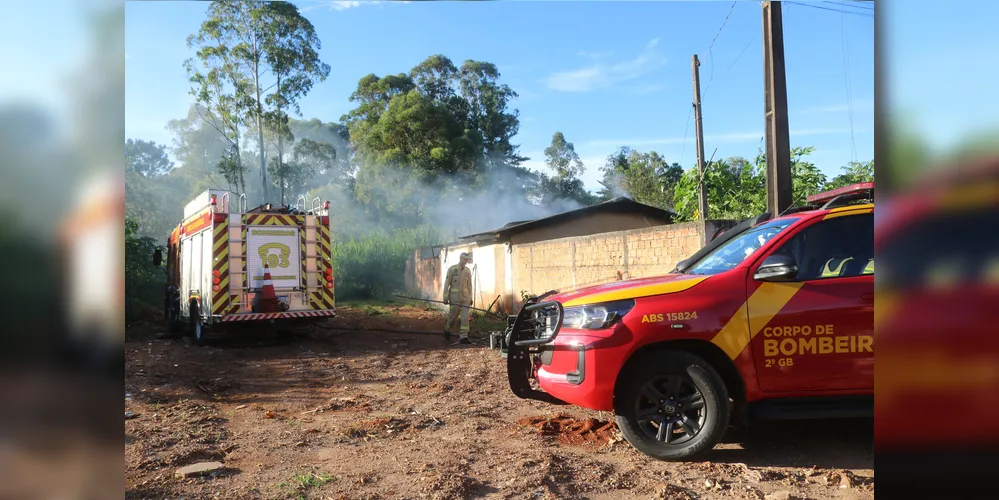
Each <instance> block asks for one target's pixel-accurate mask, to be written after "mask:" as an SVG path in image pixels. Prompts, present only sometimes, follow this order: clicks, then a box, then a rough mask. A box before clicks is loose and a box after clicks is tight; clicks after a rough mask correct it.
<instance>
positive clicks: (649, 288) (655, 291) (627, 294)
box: [562, 276, 708, 307]
mask: <svg viewBox="0 0 999 500" xmlns="http://www.w3.org/2000/svg"><path fill="white" fill-rule="evenodd" d="M706 279H708V276H701V277H697V278H688V279H683V280H676V281H669V282H666V283H657V284H655V285H643V286H636V287H631V288H624V289H621V290H613V291H610V292H603V293H597V294H594V295H587V296H585V297H580V298H578V299H572V300H570V301H568V302H566V303H564V304H562V306H563V307H572V306H580V305H585V304H596V303H599V302H612V301H615V300H625V299H637V298H640V297H650V296H652V295H664V294H667V293H676V292H682V291H684V290H688V289H690V288H693V287H694V285H696V284H698V283H700V282H702V281H704V280H706Z"/></svg>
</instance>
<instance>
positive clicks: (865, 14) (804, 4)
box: [784, 1, 874, 19]
mask: <svg viewBox="0 0 999 500" xmlns="http://www.w3.org/2000/svg"><path fill="white" fill-rule="evenodd" d="M784 3H789V4H793V5H800V6H802V7H811V8H813V9H822V10H828V11H829V12H836V13H837V14H839V13H845V14H850V15H852V16H861V17H866V18H869V19H874V13H873V12H871V13H869V14H868V13H864V12H856V11H846V10H841V9H833V8H830V7H823V6H821V5H812V4H807V3H800V2H788V1H785V2H784Z"/></svg>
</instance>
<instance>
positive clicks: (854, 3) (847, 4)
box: [822, 0, 874, 12]
mask: <svg viewBox="0 0 999 500" xmlns="http://www.w3.org/2000/svg"><path fill="white" fill-rule="evenodd" d="M822 3H827V4H830V5H835V6H837V7H851V8H855V9H862V10H866V11H870V12H873V11H874V7H869V6H867V5H860V2H857V1H850V0H848V1H845V2H822Z"/></svg>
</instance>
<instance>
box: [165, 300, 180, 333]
mask: <svg viewBox="0 0 999 500" xmlns="http://www.w3.org/2000/svg"><path fill="white" fill-rule="evenodd" d="M167 328H168V330H169V331H170V333H178V332H180V331H181V330H183V328H184V324H183V323H181V322H180V311H178V310H177V305H176V304H170V305H169V306H168V307H167Z"/></svg>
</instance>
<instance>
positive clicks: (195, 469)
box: [177, 462, 225, 477]
mask: <svg viewBox="0 0 999 500" xmlns="http://www.w3.org/2000/svg"><path fill="white" fill-rule="evenodd" d="M223 467H225V466H224V465H222V462H201V463H197V464H194V465H188V466H187V467H183V468H181V469H178V470H177V475H178V476H179V477H194V476H202V475H205V474H209V473H211V472H215V471H217V470H219V469H221V468H223Z"/></svg>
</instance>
